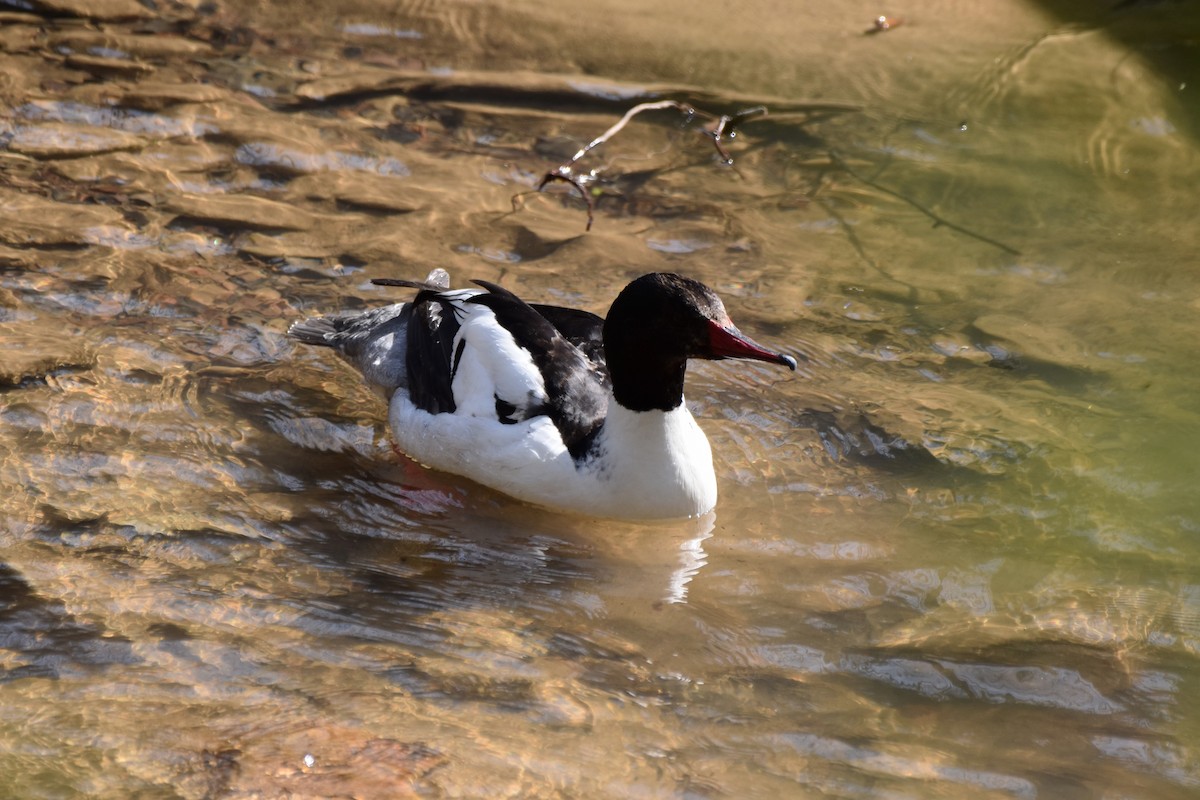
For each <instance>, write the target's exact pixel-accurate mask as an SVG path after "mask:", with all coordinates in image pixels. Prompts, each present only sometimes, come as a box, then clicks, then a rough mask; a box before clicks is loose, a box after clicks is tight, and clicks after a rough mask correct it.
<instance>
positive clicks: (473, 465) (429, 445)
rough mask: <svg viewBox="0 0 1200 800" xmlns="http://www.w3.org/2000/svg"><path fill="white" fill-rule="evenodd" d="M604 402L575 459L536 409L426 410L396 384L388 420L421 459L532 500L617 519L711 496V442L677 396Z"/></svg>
mask: <svg viewBox="0 0 1200 800" xmlns="http://www.w3.org/2000/svg"><path fill="white" fill-rule="evenodd" d="M489 397H490V396H489ZM608 408H609V412H608V417H607V419H606V420H605V423H604V427H603V428H602V429H601V431H600V434H599V436H598V438H597V442H596V450H595V455H594V457H592V458H590V459H588V460H586V461H584V462H583V463H581V464H579V465H576V463H575V461H574V459H572V458H571V455H570V453H568V452H567V450H566V447H565V446H564V444H563V441H562V437H561V436H559V433H558V429H557V428H555V427H554V425H553V423H551V422H550V420H549V419H548V418H546V417H535V418H534V419H530V420H527V421H525V422H522V423H518V424H516V425H504V424H502V423H500V422H499V421H497V420H495V419H494V418H490V419H489V418H485V417H482V416H468V415H464V414H462V413H454V414H430V413H428V412H426V411H422V410H421V409H419V408H417V407H416V406H414V405H413V404H412V403H411V402H410V401H409V399H408V396H407V393H406V392H403V391H400V392H396V394H395V395H393V397H392V402H391V408H390V410H389V414H388V420H389V422H390V424H391V428H392V433H393V436H394V437H395V439H396V444H397V445H398V446H399V447H400V449H401V450H403V451H404V452H405V453H407V454H408V455H409V456H411V457H412V458H414V459H416V460H417V461H419V462H421V463H422V464H424V465H426V466H429V467H432V468H434V469H439V470H442V471H444V472H452V473H455V474H457V475H463V476H465V477H468V478H470V479H472V480H474V481H476V482H478V483H481V484H483V485H485V486H490V487H492V488H493V489H496V490H498V491H501V492H504V493H505V494H508V495H511V496H513V497H516V498H518V499H521V500H525V501H527V502H531V503H536V504H538V505H543V506H549V507H551V508H559V509H566V510H570V511H577V512H580V513H584V514H592V515H597V516H605V517H624V518H627V519H665V518H669V517H687V516H694V515H697V514H702V513H704V512H706V511H708V510H710V509H711V508H712V507H713V506H715V505H716V502H717V479H716V475H715V474H714V472H713V466H712V450H711V449H710V447H709V445H708V439H707V438H706V437H705V436H704V432H703V431H701V430H700V427H699V426H698V425H697V424H696V420H695V419H694V418H693V417H692V415H691V413H690V412H689V411H688V410H687V407H686V406H685V405H680V406H679V407H678V408H676V409H674V410H673V411H667V412H663V411H644V412H635V411H629V410H628V409H625V408H622V407H621V406H620V405H619V404H618V403H617V402H616V401H615V400H613V399H612V398H611V397H610V398H609V405H608Z"/></svg>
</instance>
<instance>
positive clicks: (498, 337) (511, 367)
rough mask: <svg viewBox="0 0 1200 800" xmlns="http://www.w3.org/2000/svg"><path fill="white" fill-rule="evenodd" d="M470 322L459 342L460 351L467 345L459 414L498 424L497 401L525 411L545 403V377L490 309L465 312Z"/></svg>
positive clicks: (459, 377)
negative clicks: (482, 418) (488, 419)
mask: <svg viewBox="0 0 1200 800" xmlns="http://www.w3.org/2000/svg"><path fill="white" fill-rule="evenodd" d="M464 310H465V311H466V312H467V316H466V318H465V319H464V320H463V321H462V327H460V328H459V329H458V334H457V335H456V336H455V337H454V346H455V351H456V352H457V348H458V346H459V344H460V343H462V344H463V351H462V358H460V359H459V362H458V371H457V372H455V373H454V382H453V384H452V387H453V390H454V405H455V406H456V407H457V411H456V412H455V414H465V415H468V416H472V417H487V418H491V419H495V418H496V398H497V397H499V398H500V399H501V400H503V401H505V402H506V403H510V404H512V405H514V406H516V407H518V408H520V409H524V408H526V407H528V406H529V405H530V404H531V403H540V402H542V401H543V400H544V399H545V397H546V385H545V382H544V380H543V379H542V373H541V372H540V371H539V370H538V368H537V366H536V365H535V364H534V363H533V357H532V356H531V355H530V354H529V351H528V350H526V349H524V348H523V347H520V346H518V345H517V343H516V341H514V340H513V337H512V334H510V333H509V332H508V330H507V329H506V328H504V327H503V326H502V325H501V324H500V323H499V322H497V321H496V315H495V314H493V313H492V310H491V309H490V308H487V307H486V306H481V305H475V304H471V305H469V306H466V307H465V308H464Z"/></svg>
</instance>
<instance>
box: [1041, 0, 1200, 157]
mask: <svg viewBox="0 0 1200 800" xmlns="http://www.w3.org/2000/svg"><path fill="white" fill-rule="evenodd" d="M1030 2H1031V3H1032V4H1033V5H1035V6H1037V7H1038V8H1041V9H1043V10H1044V11H1046V12H1048V13H1050V14H1052V15H1053V16H1054V17H1056V18H1057V19H1058V20H1059V21H1060V22H1061V23H1063V25H1064V26H1066V31H1070V30H1080V29H1082V30H1097V31H1099V32H1101V33H1102V34H1103V35H1104V36H1107V37H1110V38H1112V39H1113V40H1114V41H1116V42H1118V43H1119V44H1120V45H1121V47H1123V48H1124V49H1125V50H1126V51H1127V52H1128V54H1129V56H1130V57H1131V58H1133V57H1136V58H1138V59H1141V60H1142V61H1144V62H1145V63H1146V64H1147V65H1149V67H1150V69H1151V70H1152V71H1153V72H1154V74H1155V77H1156V79H1157V80H1158V81H1160V82H1161V84H1162V89H1163V91H1164V94H1168V95H1174V96H1175V97H1177V98H1178V101H1177V102H1176V103H1174V104H1173V107H1172V109H1171V115H1170V116H1171V118H1172V119H1175V120H1177V121H1180V122H1181V127H1182V128H1183V129H1184V130H1185V131H1186V133H1187V135H1188V136H1190V137H1191V138H1192V139H1193V140H1194V141H1200V103H1197V102H1195V101H1194V100H1192V99H1190V98H1194V97H1195V94H1196V92H1198V91H1200V45H1198V44H1197V43H1196V40H1195V35H1194V33H1195V31H1196V30H1197V29H1198V28H1200V9H1198V8H1197V7H1196V4H1195V3H1192V2H1188V0H1109V2H1104V3H1090V2H1078V1H1077V0H1030ZM1064 32H1065V31H1064ZM1049 35H1053V34H1049ZM1122 66H1123V65H1122V64H1118V65H1117V66H1116V67H1115V68H1114V69H1113V72H1112V74H1111V76H1110V81H1111V87H1112V89H1113V90H1114V91H1118V92H1119V91H1120V88H1121V87H1120V80H1121V77H1120V74H1119V72H1120V70H1121V68H1122Z"/></svg>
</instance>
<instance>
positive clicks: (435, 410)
mask: <svg viewBox="0 0 1200 800" xmlns="http://www.w3.org/2000/svg"><path fill="white" fill-rule="evenodd" d="M377 282H378V283H384V284H390V285H401V286H409V287H412V288H416V289H418V292H417V296H416V298H415V299H414V300H413V301H412V302H410V303H399V304H396V305H392V306H388V307H386V308H379V309H374V310H371V311H366V312H361V313H354V314H346V315H340V316H330V317H317V318H314V319H309V320H305V321H303V322H297V323H296V324H294V325H292V328H291V330H290V331H289V333H290V335H291V336H292V337H293V338H296V339H298V340H300V341H302V342H307V343H309V344H317V345H325V346H329V347H333V348H334V349H336V350H337V351H338V352H340V353H341V354H342V355H344V356H345V357H346V358H347V359H348V360H349V361H350V362H351V363H352V364H354V365H355V366H357V367H358V368H359V369H360V370H361V371H362V372H363V374H364V376H365V377H366V378H367V380H368V381H369V382H371V383H373V384H375V385H376V386H378V387H380V388H381V389H383V390H384V392H385V393H386V394H390V395H391V406H390V412H389V421H390V423H391V427H392V432H393V435H394V436H395V439H396V443H397V444H398V445H399V447H400V449H401V450H403V451H404V452H406V453H408V454H409V455H410V456H412V457H413V458H415V459H416V460H418V461H420V462H422V463H424V464H427V465H429V466H431V467H434V468H436V469H440V470H444V471H446V472H452V473H456V474H459V475H465V476H466V477H468V478H471V479H473V480H475V481H478V482H479V483H482V484H485V485H487V486H491V487H493V488H495V489H498V490H500V491H502V492H504V493H506V494H509V495H512V496H513V497H517V498H520V499H522V500H527V501H530V502H533V503H538V504H540V505H545V506H550V507H554V508H560V509H568V510H572V511H579V512H583V513H586V514H592V515H597V516H610V517H625V518H663V517H682V516H691V515H695V514H701V513H703V512H705V511H708V510H709V509H711V508H712V507H713V506H714V505H715V504H716V501H717V484H716V476H715V474H714V472H713V466H712V452H711V450H710V449H709V445H708V440H707V439H706V438H705V436H704V433H703V432H702V431H701V430H700V428H699V426H698V425H697V424H696V421H695V420H694V419H693V418H692V415H691V413H690V412H689V411H688V410H687V407H686V406H685V405H684V403H683V379H684V373H685V370H686V367H687V359H689V358H706V359H723V358H746V359H755V360H758V361H769V362H773V363H777V364H784V365H786V366H788V367H790V368H792V369H795V367H796V362H795V360H794V359H792V358H791V357H790V356H786V355H782V354H778V353H772V352H770V351H768V350H765V349H764V348H763V347H761V346H760V345H758V344H757V343H755V342H754V341H752V340H751V339H749V338H748V337H746V336H745V335H744V334H742V333H741V332H740V331H739V330H738V329H737V328H736V327H735V326H734V324H733V322H732V321H731V320H730V319H729V315H728V314H727V313H726V311H725V307H724V305H723V304H722V303H721V299H720V298H719V297H717V295H716V294H715V293H714V292H713V291H712V290H711V289H709V288H708V287H707V286H705V285H704V284H702V283H699V282H697V281H694V280H690V279H688V278H683V277H680V276H678V275H672V274H664V273H655V274H651V275H645V276H643V277H641V278H638V279H637V280H635V281H633V282H632V283H630V284H629V285H628V286H626V287H625V289H624V290H623V291H622V292H621V293H620V295H618V297H617V299H616V300H615V301H614V302H613V304H612V307H611V308H610V309H609V313H608V318H607V319H601V318H600V317H597V316H596V315H594V314H590V313H588V312H585V311H579V310H576V309H570V308H560V307H558V306H545V305H530V304H528V303H526V302H524V301H523V300H521V299H520V298H518V297H517V296H516V295H514V294H512V293H511V292H509V291H508V290H507V289H504V288H502V287H500V286H497V285H495V284H491V283H486V282H484V281H477V282H476V283H478V284H479V285H480V286H482V287H483V289H482V290H481V289H458V290H450V289H449V276H448V275H447V274H446V273H445V272H444V271H443V270H435V271H434V272H433V273H431V274H430V276H429V278H428V279H427V280H426V281H425V282H424V283H413V282H409V281H377Z"/></svg>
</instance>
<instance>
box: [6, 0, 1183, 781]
mask: <svg viewBox="0 0 1200 800" xmlns="http://www.w3.org/2000/svg"><path fill="white" fill-rule="evenodd" d="M29 5H37V3H33V4H26V3H23V2H15V0H14V1H13V2H11V3H10V6H9V10H7V11H3V12H0V15H2V16H3V19H2V24H0V61H2V62H3V70H2V75H3V78H2V80H0V96H2V97H3V99H4V104H3V110H2V111H0V144H2V147H3V149H0V164H2V166H3V169H2V170H0V208H2V209H3V222H2V223H0V482H2V487H0V492H2V494H0V795H2V796H5V797H29V798H43V797H44V798H60V797H82V796H87V797H113V798H116V797H122V798H124V797H147V798H148V797H164V798H165V797H181V798H257V797H267V798H274V797H292V796H304V797H351V796H353V797H397V796H400V797H404V796H430V797H438V796H447V797H687V798H707V797H772V798H773V797H870V798H874V797H887V798H897V797H906V798H907V797H913V798H928V797H964V798H965V797H969V798H978V797H1016V798H1034V797H1054V798H1058V797H1066V798H1085V797H1103V798H1131V797H1153V798H1172V797H1194V796H1197V795H1198V794H1200V704H1198V703H1197V702H1196V697H1197V696H1200V660H1198V657H1200V503H1198V502H1197V499H1196V492H1195V489H1194V487H1193V484H1194V482H1195V480H1196V477H1197V474H1198V473H1200V457H1198V456H1197V453H1198V452H1200V414H1198V411H1200V408H1198V403H1197V400H1196V385H1197V384H1196V373H1195V368H1194V365H1195V349H1196V333H1197V330H1198V328H1200V319H1198V317H1200V279H1198V277H1197V275H1198V274H1200V273H1197V270H1196V255H1195V253H1196V252H1197V249H1198V245H1200V242H1198V241H1197V236H1196V208H1197V206H1196V197H1197V194H1196V187H1197V186H1200V161H1198V159H1197V149H1196V139H1197V133H1198V132H1200V110H1198V109H1200V105H1198V103H1197V101H1196V99H1195V98H1196V97H1197V92H1200V66H1198V65H1200V52H1198V50H1197V47H1198V45H1197V40H1196V38H1195V35H1194V34H1195V31H1196V30H1200V19H1198V18H1197V15H1196V12H1195V9H1194V8H1192V7H1191V6H1190V5H1189V4H1186V3H1158V4H1149V3H1148V4H1139V3H1132V4H1124V7H1123V8H1122V9H1119V10H1115V11H1101V10H1096V9H1092V10H1091V11H1089V12H1088V15H1085V16H1080V17H1074V18H1071V17H1055V16H1052V15H1050V14H1049V13H1048V12H1045V11H1042V10H1039V9H1037V8H1035V7H1025V6H1021V5H1018V4H1016V3H989V4H975V3H956V2H950V1H949V0H943V1H941V2H934V1H932V0H931V2H926V3H919V4H915V5H914V7H913V8H911V9H906V10H904V11H903V14H904V15H905V16H903V17H902V18H900V22H901V24H900V25H897V26H894V27H893V28H892V29H890V30H888V31H887V32H886V33H880V34H867V33H865V31H867V30H869V29H872V28H873V27H874V25H873V20H874V19H875V17H876V16H878V14H879V8H878V7H876V6H872V5H869V4H866V3H861V2H847V3H838V4H832V5H833V6H834V7H832V8H830V7H827V6H829V5H830V4H818V3H795V4H790V5H789V6H788V9H787V11H786V12H784V11H781V10H780V8H779V7H776V6H774V5H772V4H766V3H752V4H751V5H750V6H748V7H747V8H746V9H745V10H743V11H739V12H738V13H736V14H731V13H729V12H728V10H727V9H726V8H725V6H719V5H718V4H712V5H713V7H712V8H699V9H697V8H693V7H692V6H691V5H689V4H681V5H679V6H676V5H675V4H671V3H664V4H659V5H656V6H653V7H652V8H653V10H646V8H644V7H643V6H642V5H641V4H629V5H628V7H626V5H625V4H622V3H620V2H617V1H616V0H614V2H612V3H607V4H605V3H601V4H596V3H592V4H588V6H587V7H586V8H577V7H575V6H571V7H570V9H569V10H568V7H567V6H565V5H564V6H563V7H562V8H561V9H559V8H557V7H555V8H553V9H551V8H545V7H544V6H545V5H547V4H529V5H528V6H526V5H524V4H521V3H503V4H496V5H494V6H493V5H487V4H475V3H470V4H467V3H463V4H459V3H453V2H451V3H444V4H428V5H427V4H417V3H402V4H400V5H398V6H397V5H395V4H378V7H376V5H373V4H371V3H361V4H359V5H346V4H338V5H335V6H331V7H330V8H329V9H326V10H324V11H316V12H314V10H313V7H312V6H311V4H307V3H304V4H302V3H296V4H292V5H280V6H268V7H263V8H262V9H260V10H259V11H256V12H244V11H239V10H237V8H235V7H233V6H234V5H236V4H230V6H229V7H226V6H225V5H212V4H205V5H202V6H200V7H199V8H195V9H193V8H192V7H190V6H188V5H186V4H181V5H179V6H171V7H169V8H168V7H167V4H160V5H161V6H162V8H160V9H159V10H157V11H150V10H148V9H147V8H146V7H143V6H142V5H139V4H137V3H135V2H133V0H129V2H121V0H109V1H108V2H105V3H84V2H73V0H56V2H55V3H54V4H53V7H54V8H55V9H57V12H56V16H45V17H43V16H41V15H40V14H39V13H38V12H37V11H36V10H35V11H30V10H29V9H28V8H27V6H29ZM550 5H553V4H550ZM385 6H386V8H385ZM980 6H984V8H980ZM1056 8H1057V6H1056ZM57 14H65V16H57ZM781 14H782V16H781ZM89 16H90V19H84V18H83V17H89ZM1189 32H1190V33H1189ZM663 96H669V97H673V98H675V99H679V100H683V101H687V102H691V103H694V104H695V105H696V106H697V107H699V108H700V109H702V110H707V111H711V112H715V113H718V114H719V113H733V112H735V111H737V110H739V109H742V108H747V107H750V106H753V105H755V104H758V103H763V104H766V105H767V106H768V107H769V108H770V110H771V114H770V115H768V116H767V117H765V118H761V119H756V120H754V121H751V122H748V123H746V124H745V125H744V126H743V127H742V128H740V129H739V130H738V136H736V137H735V138H734V139H732V140H730V141H728V142H727V143H726V146H727V148H728V149H729V151H730V153H731V154H732V155H733V156H734V166H733V167H732V168H730V167H727V166H724V165H722V164H721V163H719V161H718V159H717V156H716V151H715V149H714V148H713V146H712V141H711V139H708V138H705V137H704V136H703V135H702V134H700V133H697V132H696V129H697V128H698V127H700V125H701V124H702V122H703V121H702V120H697V121H695V122H693V124H692V125H691V126H688V127H685V126H683V125H682V122H683V120H682V118H681V117H680V116H679V115H678V114H674V113H671V112H657V113H656V114H653V115H647V116H645V117H639V118H638V119H636V120H635V121H634V122H632V123H631V124H630V125H629V126H628V127H627V128H626V129H625V130H624V131H623V132H622V133H621V134H620V135H619V136H617V137H616V138H614V139H613V140H612V142H610V143H609V144H606V145H604V146H603V147H601V148H598V149H597V150H596V151H595V152H593V153H592V154H590V155H589V156H588V158H587V159H586V160H585V162H584V166H585V167H586V168H587V169H591V168H593V167H596V168H602V169H603V172H602V178H603V181H602V182H601V183H600V184H598V185H597V196H598V200H597V203H596V209H595V223H594V226H593V228H592V230H591V231H590V232H585V231H584V226H585V222H586V210H585V208H584V205H583V203H582V202H580V201H579V199H578V198H577V197H574V196H573V194H572V191H571V189H570V187H568V186H567V185H565V184H562V183H558V184H552V185H551V186H550V187H549V189H548V191H546V192H545V193H542V194H532V193H531V191H532V190H533V188H534V187H535V186H536V185H537V183H538V181H539V180H540V178H541V176H542V175H543V174H545V173H546V172H547V171H548V170H552V169H554V168H555V167H556V166H557V165H558V164H560V163H562V162H564V161H565V160H567V159H568V158H570V157H571V155H572V154H573V153H574V152H575V151H576V150H577V149H578V148H579V147H580V146H581V145H582V144H584V143H586V142H587V141H589V140H590V139H591V138H592V137H594V136H596V135H597V134H599V133H600V132H602V131H603V130H605V129H606V128H607V127H608V126H609V125H611V124H612V123H613V122H615V121H616V120H617V119H618V118H619V117H620V115H621V114H623V113H624V112H625V110H626V109H628V108H629V107H630V106H631V105H633V104H635V103H637V102H640V101H644V100H649V99H656V98H660V97H663ZM853 107H857V108H858V109H859V110H857V111H854V110H850V109H851V108H853ZM518 195H520V196H519V197H517V196H518ZM514 197H515V200H514ZM433 266H444V267H446V268H447V269H449V270H450V272H451V274H452V275H453V276H455V277H456V278H457V279H458V280H459V281H465V280H467V279H469V278H485V279H488V280H493V281H499V282H501V283H502V284H504V285H505V286H508V287H510V288H512V289H514V290H517V291H519V292H520V293H522V294H525V295H527V296H529V297H531V298H533V299H536V300H541V301H548V302H562V303H566V304H571V305H577V306H580V307H585V308H589V309H592V310H595V311H597V312H603V310H604V309H605V308H606V306H607V304H608V302H610V300H611V298H612V297H613V296H614V295H615V294H616V292H617V291H618V290H619V289H620V288H621V287H622V286H623V285H624V284H625V283H626V282H627V281H628V280H629V279H630V278H631V277H633V276H636V275H638V274H641V273H643V272H647V271H652V270H675V271H680V272H684V273H686V274H688V275H691V276H694V277H697V278H700V279H702V280H704V281H706V282H708V283H709V284H711V285H712V286H714V287H715V288H717V290H718V291H719V292H720V293H721V294H722V295H723V297H724V298H725V300H726V304H727V306H728V307H729V308H730V311H731V314H732V315H733V317H734V319H735V320H736V321H737V322H738V323H739V325H740V326H741V327H742V328H743V329H744V330H746V331H747V332H749V333H751V335H753V336H754V337H755V338H756V339H758V340H760V341H762V342H764V343H768V344H770V345H773V346H777V347H779V348H781V349H783V350H785V351H787V352H790V353H793V354H795V355H796V356H797V357H799V358H801V359H802V362H801V368H800V370H799V371H798V372H797V373H796V374H795V375H791V374H782V375H781V374H780V372H779V371H778V370H776V369H772V368H770V367H764V366H759V365H746V364H737V363H730V362H726V363H720V364H700V365H698V366H696V367H694V368H693V369H692V371H691V373H690V377H689V384H688V401H689V404H690V405H691V406H692V407H693V409H694V411H695V412H696V414H697V416H698V418H700V420H701V423H702V425H703V426H704V427H705V428H706V430H707V431H708V433H709V437H710V439H711V441H712V443H713V447H714V452H715V454H716V466H717V472H718V475H719V480H720V486H721V502H720V504H719V505H718V507H717V509H716V511H715V512H714V513H713V514H710V515H708V516H706V517H704V518H702V519H699V520H693V521H686V522H679V523H662V524H655V525H635V524H627V523H614V522H606V521H597V520H587V519H581V518H575V517H568V516H563V515H557V514H552V513H549V512H545V511H541V510H538V509H535V508H530V507H526V506H522V505H521V504H519V503H516V502H514V501H512V500H509V499H507V498H505V497H503V496H501V495H498V494H496V493H494V492H491V491H489V490H486V489H483V488H481V487H479V486H475V485H472V484H471V483H469V482H467V481H465V480H461V479H458V478H454V477H451V476H445V475H440V474H435V473H430V472H427V471H424V470H422V469H421V468H420V467H418V466H416V465H414V464H412V463H411V462H409V461H408V460H407V459H405V458H404V457H403V456H401V455H399V454H397V453H396V452H394V451H393V449H392V447H391V445H390V442H389V439H388V436H387V432H386V429H385V426H384V413H385V410H384V407H383V405H382V403H381V402H380V401H379V400H378V399H377V398H375V397H374V396H372V395H371V394H370V393H369V392H368V391H367V390H366V389H364V388H363V387H362V386H361V385H360V384H359V382H358V380H357V379H356V376H355V375H354V374H353V372H352V371H351V370H350V369H349V368H347V367H345V366H343V365H341V364H339V363H338V362H337V361H336V359H335V358H333V357H332V356H331V354H330V353H328V352H320V351H314V350H311V349H305V348H303V347H302V346H298V345H296V344H293V343H291V342H290V341H288V340H287V339H286V338H285V337H284V331H285V330H286V328H287V325H288V324H289V323H290V322H291V321H293V320H296V319H298V318H300V317H302V316H305V315H308V314H312V313H319V312H322V311H334V310H342V309H350V308H360V307H365V306H368V305H372V304H379V303H384V302H389V301H392V300H393V299H395V298H397V297H398V296H399V295H397V294H396V293H395V291H394V290H391V289H383V288H379V287H375V286H372V285H371V284H370V279H371V278H373V277H421V276H423V275H424V274H425V273H426V272H427V271H428V270H429V269H430V268H431V267H433Z"/></svg>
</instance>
